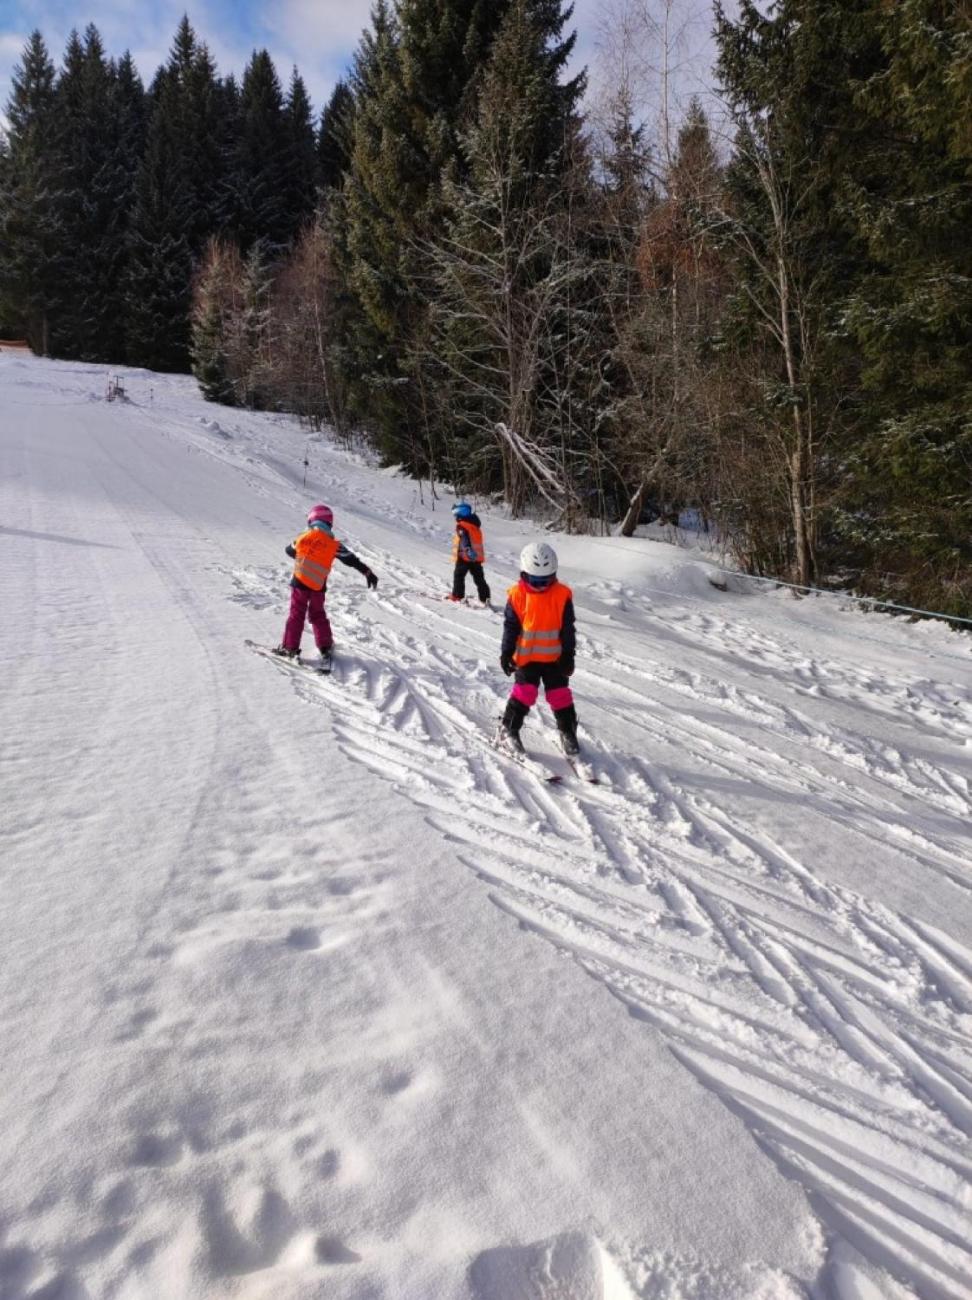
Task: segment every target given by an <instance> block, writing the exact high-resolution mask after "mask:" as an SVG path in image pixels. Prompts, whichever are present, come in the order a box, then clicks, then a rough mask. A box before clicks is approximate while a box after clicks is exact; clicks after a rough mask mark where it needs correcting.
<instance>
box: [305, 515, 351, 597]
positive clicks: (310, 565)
mask: <svg viewBox="0 0 972 1300" xmlns="http://www.w3.org/2000/svg"><path fill="white" fill-rule="evenodd" d="M340 549H341V543H340V542H339V541H338V540H337V538H336V537H332V536H331V534H330V533H325V532H324V530H323V529H322V528H308V530H307V532H306V533H301V535H300V536H299V537H298V538H297V540H296V541H295V542H294V550H295V551H296V552H297V558H296V560H295V561H294V577H295V578H297V579H298V581H300V582H302V583H303V584H304V586H305V587H310V589H311V590H312V591H320V590H321V589H322V588H323V586H324V584H325V582H327V575H328V574H329V573H330V572H331V565H332V564H333V563H334V557H335V555H337V553H338V551H339V550H340Z"/></svg>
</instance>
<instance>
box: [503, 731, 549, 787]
mask: <svg viewBox="0 0 972 1300" xmlns="http://www.w3.org/2000/svg"><path fill="white" fill-rule="evenodd" d="M489 743H490V745H491V747H492V748H493V749H495V750H496V751H497V753H499V754H502V755H503V756H504V757H505V758H509V759H512V760H513V762H514V763H516V765H517V766H518V767H522V768H523V770H524V771H526V772H529V773H530V774H531V775H532V776H535V777H536V778H537V779H538V780H540V781H545V782H546V783H547V785H559V784H560V782H561V781H562V780H563V777H562V776H561V774H560V773H559V772H548V771H547V769H546V768H545V767H544V765H543V764H542V763H541V762H539V761H538V760H537V759H535V758H534V757H533V755H532V754H528V753H526V751H525V750H522V749H514V747H513V746H512V745H511V744H510V742H509V740H508V739H507V738H506V733H505V732H504V730H503V727H502V726H499V727H497V728H496V730H495V731H494V733H493V735H492V737H491V739H490V742H489Z"/></svg>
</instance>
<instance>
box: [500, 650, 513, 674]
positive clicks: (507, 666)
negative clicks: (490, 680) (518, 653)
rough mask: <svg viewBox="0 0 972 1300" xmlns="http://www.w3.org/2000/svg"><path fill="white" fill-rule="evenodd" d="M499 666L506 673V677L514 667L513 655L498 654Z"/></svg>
mask: <svg viewBox="0 0 972 1300" xmlns="http://www.w3.org/2000/svg"><path fill="white" fill-rule="evenodd" d="M500 667H501V668H502V669H503V672H504V673H506V675H507V677H509V676H510V674H511V673H512V672H513V669H514V667H515V664H514V663H513V656H512V655H500Z"/></svg>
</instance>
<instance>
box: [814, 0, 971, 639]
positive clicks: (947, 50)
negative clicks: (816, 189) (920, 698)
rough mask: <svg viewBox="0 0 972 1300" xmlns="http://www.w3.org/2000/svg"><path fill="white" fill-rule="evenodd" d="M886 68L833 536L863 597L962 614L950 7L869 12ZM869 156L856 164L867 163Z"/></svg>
mask: <svg viewBox="0 0 972 1300" xmlns="http://www.w3.org/2000/svg"><path fill="white" fill-rule="evenodd" d="M870 13H871V17H872V24H873V29H874V31H875V33H876V36H877V38H878V39H879V41H880V48H881V54H882V58H881V61H880V62H879V63H877V65H876V66H875V67H874V68H873V70H871V72H870V75H868V76H864V77H861V78H860V79H859V83H858V86H859V89H858V93H857V95H856V97H855V110H856V111H857V113H858V114H859V116H860V117H862V118H863V120H864V123H865V124H866V125H867V127H869V130H868V131H867V134H866V141H867V148H866V150H864V151H859V153H858V158H857V159H856V162H855V167H854V170H853V172H852V173H851V175H850V177H849V183H848V185H847V186H846V190H845V203H844V211H845V212H846V213H847V214H848V217H849V219H850V220H852V221H853V223H854V228H855V231H856V233H857V234H858V236H859V238H860V242H861V245H862V247H863V249H864V250H865V255H866V256H865V257H864V258H862V263H863V264H864V271H863V273H862V274H860V275H859V276H858V277H857V283H856V285H855V287H854V288H853V290H852V291H851V292H850V293H849V294H848V298H847V302H846V307H845V310H844V319H845V320H846V322H847V324H848V325H849V329H850V337H851V339H852V340H853V342H854V343H855V344H856V346H857V347H858V348H859V350H860V354H861V358H862V363H863V364H862V372H861V393H860V421H859V427H860V438H859V441H857V442H856V443H855V445H854V446H853V447H852V448H851V450H850V454H849V456H848V458H847V462H846V474H847V478H846V481H845V484H844V490H843V492H842V493H841V501H840V505H841V511H840V516H839V520H838V525H839V537H840V540H841V541H843V542H844V543H845V545H846V546H847V548H848V552H849V555H848V558H849V559H851V561H852V562H856V564H857V565H858V566H859V567H860V568H861V569H863V579H864V584H865V586H867V587H868V589H870V590H873V591H877V592H879V593H880V594H882V595H889V594H890V595H897V596H898V597H899V598H901V597H904V598H905V599H906V602H907V603H910V604H927V603H931V604H932V605H933V606H934V607H937V608H940V609H945V610H947V611H949V612H954V613H958V614H964V615H968V614H970V613H972V543H970V538H972V490H970V470H969V466H970V465H972V424H970V421H969V411H970V410H972V241H970V238H969V231H970V229H972V188H970V184H969V180H970V177H972V128H970V126H969V121H970V115H969V104H970V102H972V44H970V39H969V36H970V28H969V22H968V17H967V16H966V17H963V16H962V14H961V12H960V7H958V6H950V5H943V4H941V3H937V2H936V0H901V3H899V4H897V5H894V6H890V7H888V6H880V5H874V6H872V8H871V11H870ZM862 154H863V156H862Z"/></svg>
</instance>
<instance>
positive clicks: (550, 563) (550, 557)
mask: <svg viewBox="0 0 972 1300" xmlns="http://www.w3.org/2000/svg"><path fill="white" fill-rule="evenodd" d="M520 571H521V572H522V573H526V574H529V576H530V577H531V578H552V577H554V575H555V574H556V572H557V552H556V551H555V550H554V548H553V547H552V546H548V545H547V543H546V542H531V543H530V545H529V546H524V548H523V550H522V551H521V552H520Z"/></svg>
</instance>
